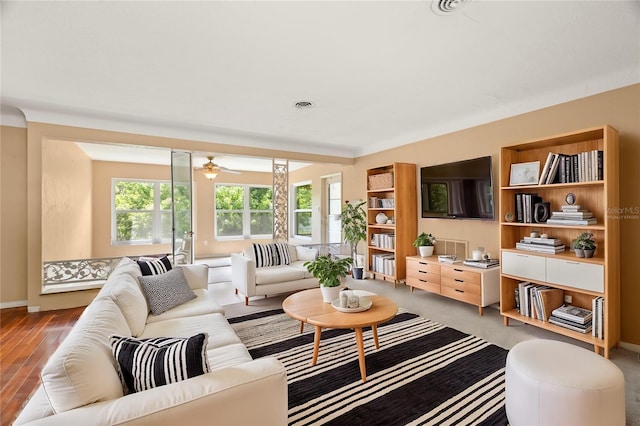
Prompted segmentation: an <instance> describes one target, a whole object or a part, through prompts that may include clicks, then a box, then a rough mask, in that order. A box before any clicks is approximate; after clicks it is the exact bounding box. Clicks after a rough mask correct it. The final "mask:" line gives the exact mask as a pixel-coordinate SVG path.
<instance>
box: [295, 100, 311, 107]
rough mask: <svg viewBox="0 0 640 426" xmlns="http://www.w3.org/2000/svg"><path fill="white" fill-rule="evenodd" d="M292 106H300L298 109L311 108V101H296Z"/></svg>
mask: <svg viewBox="0 0 640 426" xmlns="http://www.w3.org/2000/svg"><path fill="white" fill-rule="evenodd" d="M294 106H295V107H296V108H300V109H307V108H313V102H309V101H298V102H296V103H295V104H294Z"/></svg>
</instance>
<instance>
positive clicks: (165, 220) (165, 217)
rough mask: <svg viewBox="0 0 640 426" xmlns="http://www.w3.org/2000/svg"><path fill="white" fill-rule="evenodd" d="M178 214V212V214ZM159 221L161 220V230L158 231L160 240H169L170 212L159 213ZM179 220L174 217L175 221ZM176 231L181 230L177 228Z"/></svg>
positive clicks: (170, 236)
mask: <svg viewBox="0 0 640 426" xmlns="http://www.w3.org/2000/svg"><path fill="white" fill-rule="evenodd" d="M178 213H180V212H178ZM182 214H183V216H184V215H185V212H182ZM160 219H161V220H162V230H161V231H160V234H161V235H160V238H162V239H163V240H165V239H168V240H170V239H171V238H172V235H171V232H172V231H171V226H172V223H171V211H163V212H160ZM178 220H179V218H178V217H176V221H178ZM177 229H181V228H177ZM177 237H178V238H182V235H177Z"/></svg>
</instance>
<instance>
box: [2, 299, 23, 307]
mask: <svg viewBox="0 0 640 426" xmlns="http://www.w3.org/2000/svg"><path fill="white" fill-rule="evenodd" d="M23 306H27V301H26V300H16V301H15V302H4V303H0V309H7V308H21V307H23Z"/></svg>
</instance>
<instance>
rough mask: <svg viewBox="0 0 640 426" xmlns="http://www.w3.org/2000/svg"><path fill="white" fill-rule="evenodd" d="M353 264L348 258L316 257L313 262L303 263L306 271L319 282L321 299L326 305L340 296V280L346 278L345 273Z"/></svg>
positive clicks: (329, 255)
mask: <svg viewBox="0 0 640 426" xmlns="http://www.w3.org/2000/svg"><path fill="white" fill-rule="evenodd" d="M352 263H353V259H352V258H350V257H341V258H338V257H336V256H332V255H331V254H328V255H326V256H318V257H317V258H316V259H315V260H311V261H308V262H305V263H304V266H306V268H307V270H308V271H309V273H310V274H311V275H313V276H314V278H317V279H318V281H320V291H322V299H323V300H324V301H325V302H326V303H331V302H332V301H334V300H336V299H337V298H338V296H339V294H340V284H341V281H340V279H341V278H344V277H346V276H347V272H348V271H349V268H350V267H351V264H352Z"/></svg>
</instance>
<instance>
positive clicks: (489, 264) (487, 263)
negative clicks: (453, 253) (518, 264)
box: [462, 259, 500, 269]
mask: <svg viewBox="0 0 640 426" xmlns="http://www.w3.org/2000/svg"><path fill="white" fill-rule="evenodd" d="M462 263H463V264H464V265H467V266H473V267H474V268H484V269H488V268H494V267H496V266H500V260H498V259H483V260H474V259H466V260H465V261H464V262H462Z"/></svg>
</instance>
